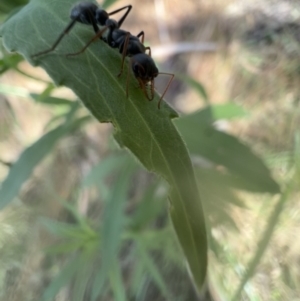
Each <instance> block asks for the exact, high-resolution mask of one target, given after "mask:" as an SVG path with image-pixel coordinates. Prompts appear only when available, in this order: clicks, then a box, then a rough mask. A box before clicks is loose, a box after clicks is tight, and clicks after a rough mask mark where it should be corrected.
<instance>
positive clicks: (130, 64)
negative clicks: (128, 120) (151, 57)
mask: <svg viewBox="0 0 300 301" xmlns="http://www.w3.org/2000/svg"><path fill="white" fill-rule="evenodd" d="M132 63H133V61H132V59H130V61H129V62H128V69H127V79H126V97H127V98H128V95H129V92H128V84H129V73H130V67H131V66H132Z"/></svg>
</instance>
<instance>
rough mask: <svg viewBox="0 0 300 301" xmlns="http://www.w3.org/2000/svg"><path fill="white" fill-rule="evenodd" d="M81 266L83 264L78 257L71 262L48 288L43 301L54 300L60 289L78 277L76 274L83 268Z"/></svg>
mask: <svg viewBox="0 0 300 301" xmlns="http://www.w3.org/2000/svg"><path fill="white" fill-rule="evenodd" d="M81 264H82V262H81V261H80V260H78V256H76V257H75V258H73V259H72V260H70V261H69V262H68V263H67V264H66V265H65V266H64V267H63V268H62V270H61V271H60V273H59V274H58V275H57V276H56V277H55V278H54V279H53V280H52V282H51V283H50V285H49V286H48V287H47V288H46V290H45V292H44V294H43V297H42V301H50V300H54V298H55V296H56V295H57V293H58V292H59V291H60V289H61V288H62V287H64V286H65V285H67V284H68V283H69V282H70V281H71V279H72V278H73V277H74V275H76V272H77V271H78V270H79V269H80V268H81Z"/></svg>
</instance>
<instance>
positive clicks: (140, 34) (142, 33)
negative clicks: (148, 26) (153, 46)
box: [136, 30, 145, 44]
mask: <svg viewBox="0 0 300 301" xmlns="http://www.w3.org/2000/svg"><path fill="white" fill-rule="evenodd" d="M136 37H137V38H139V37H142V39H141V43H142V44H144V39H145V33H144V31H143V30H142V31H141V32H140V33H138V34H137V35H136Z"/></svg>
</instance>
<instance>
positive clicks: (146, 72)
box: [67, 20, 174, 109]
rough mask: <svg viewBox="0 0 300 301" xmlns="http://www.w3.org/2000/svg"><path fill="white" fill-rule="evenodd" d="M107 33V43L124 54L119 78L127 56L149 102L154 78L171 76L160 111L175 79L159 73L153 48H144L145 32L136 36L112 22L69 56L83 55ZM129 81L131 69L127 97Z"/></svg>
mask: <svg viewBox="0 0 300 301" xmlns="http://www.w3.org/2000/svg"><path fill="white" fill-rule="evenodd" d="M106 31H108V33H107V34H106V43H107V44H108V45H109V46H111V47H112V48H118V49H119V52H120V53H121V54H122V63H121V69H120V72H119V74H118V77H119V76H121V74H122V73H123V68H124V61H125V57H126V56H128V57H130V61H129V64H130V66H131V69H132V71H133V73H134V75H135V77H136V79H137V80H138V82H139V85H140V87H141V89H142V90H143V93H144V94H145V96H146V98H147V99H148V100H149V101H151V100H152V99H153V98H154V78H155V77H157V76H158V75H159V74H165V75H170V76H171V78H170V80H169V82H168V84H167V86H166V88H165V91H164V92H163V94H162V95H161V97H160V99H159V102H158V108H159V109H160V104H161V101H162V99H163V97H164V95H165V94H166V92H167V90H168V88H169V86H170V84H171V82H172V80H173V78H174V74H171V73H164V72H159V71H158V69H157V67H156V65H155V62H154V61H153V59H152V57H151V48H150V47H145V46H144V37H145V34H144V32H143V31H141V32H140V33H139V34H137V35H136V36H134V35H132V34H131V33H130V32H128V31H125V30H122V29H119V28H118V27H117V24H116V23H114V22H113V20H111V22H110V24H107V26H105V27H104V28H103V29H102V30H101V31H99V32H98V33H96V35H95V36H94V37H93V38H92V39H91V40H90V41H89V42H88V43H87V44H86V45H85V46H84V47H83V48H82V49H81V50H80V51H78V52H76V53H70V54H68V55H67V56H74V55H78V54H80V53H83V52H84V51H85V50H86V49H87V48H88V46H89V45H90V44H91V43H92V42H94V41H96V40H97V39H99V38H101V37H102V35H103V34H104V33H105V32H106ZM140 38H141V41H140ZM147 50H148V51H149V54H146V51H147ZM128 81H129V68H128V74H127V82H126V96H127V97H128V95H129V93H128ZM148 83H150V91H151V95H150V97H149V95H148V93H147V89H146V87H147V85H148Z"/></svg>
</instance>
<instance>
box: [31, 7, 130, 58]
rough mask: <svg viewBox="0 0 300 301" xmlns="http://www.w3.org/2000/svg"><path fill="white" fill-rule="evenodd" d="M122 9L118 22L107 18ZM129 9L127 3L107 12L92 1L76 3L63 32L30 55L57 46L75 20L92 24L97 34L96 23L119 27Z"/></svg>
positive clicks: (42, 52) (41, 53) (38, 54)
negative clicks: (51, 42) (45, 47)
mask: <svg viewBox="0 0 300 301" xmlns="http://www.w3.org/2000/svg"><path fill="white" fill-rule="evenodd" d="M124 9H126V12H125V13H124V15H123V16H122V17H121V19H120V20H119V21H118V22H117V21H115V20H112V19H110V18H109V16H110V15H114V14H116V13H118V12H120V11H122V10H124ZM131 9H132V6H131V5H127V6H124V7H122V8H119V9H117V10H114V11H112V12H110V13H107V12H106V11H105V10H103V9H101V8H99V7H98V6H97V5H96V4H94V3H91V2H82V3H78V4H76V5H75V6H74V7H73V8H72V10H71V13H70V18H71V21H70V23H69V24H68V25H67V27H66V28H65V29H64V30H63V32H62V33H61V34H60V35H59V37H58V38H57V40H56V41H55V42H54V44H53V45H52V46H51V47H50V48H49V49H47V50H44V51H41V52H38V53H36V54H34V55H32V57H37V56H40V55H43V54H46V53H49V52H51V51H53V50H54V49H55V48H56V47H57V45H58V44H59V43H60V41H61V40H62V39H63V37H64V36H65V35H66V34H67V33H69V32H70V30H71V29H72V28H73V26H74V25H75V23H76V22H79V23H83V24H86V25H92V26H93V29H94V31H95V33H96V34H97V33H98V32H99V31H100V29H99V27H98V25H97V24H99V25H100V26H102V27H103V26H106V27H105V28H107V27H110V26H112V25H113V26H114V27H115V28H120V27H121V26H122V24H123V22H124V20H125V19H126V17H127V15H128V14H129V12H130V10H131ZM104 38H105V37H104Z"/></svg>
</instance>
